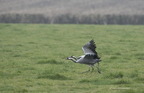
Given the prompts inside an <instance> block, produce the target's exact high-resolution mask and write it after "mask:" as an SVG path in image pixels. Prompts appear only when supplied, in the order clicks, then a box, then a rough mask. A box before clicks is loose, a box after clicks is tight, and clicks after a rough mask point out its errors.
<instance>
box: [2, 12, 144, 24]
mask: <svg viewBox="0 0 144 93" xmlns="http://www.w3.org/2000/svg"><path fill="white" fill-rule="evenodd" d="M0 23H43V24H105V25H106V24H120V25H125V24H132V25H143V24H144V15H124V14H119V15H118V14H117V15H116V14H107V15H99V14H88V15H79V14H71V13H67V14H61V15H55V16H45V15H43V14H1V15H0Z"/></svg>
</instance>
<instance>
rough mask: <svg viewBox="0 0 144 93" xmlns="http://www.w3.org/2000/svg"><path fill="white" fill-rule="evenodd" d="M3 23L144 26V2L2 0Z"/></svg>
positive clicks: (1, 17) (113, 0)
mask: <svg viewBox="0 0 144 93" xmlns="http://www.w3.org/2000/svg"><path fill="white" fill-rule="evenodd" d="M0 23H43V24H104V25H106V24H122V25H123V24H136V25H138V24H139V25H142V24H144V0H0Z"/></svg>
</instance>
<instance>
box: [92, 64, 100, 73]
mask: <svg viewBox="0 0 144 93" xmlns="http://www.w3.org/2000/svg"><path fill="white" fill-rule="evenodd" d="M94 66H95V65H94ZM98 66H99V63H98ZM95 67H96V68H97V70H98V73H100V74H101V71H100V69H99V67H97V66H95Z"/></svg>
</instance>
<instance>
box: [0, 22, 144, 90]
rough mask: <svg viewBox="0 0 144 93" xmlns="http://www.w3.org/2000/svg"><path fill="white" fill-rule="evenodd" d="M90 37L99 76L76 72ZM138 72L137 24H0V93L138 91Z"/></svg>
mask: <svg viewBox="0 0 144 93" xmlns="http://www.w3.org/2000/svg"><path fill="white" fill-rule="evenodd" d="M91 39H94V40H95V42H96V45H97V52H98V54H99V56H100V57H101V60H102V61H101V62H100V69H101V72H102V74H99V73H98V72H97V69H95V70H94V72H93V73H91V74H90V73H85V74H79V73H81V72H83V71H85V70H87V69H88V66H87V65H84V64H78V63H77V64H76V63H73V62H71V61H69V60H65V59H66V58H67V57H69V56H71V55H75V56H76V57H78V56H80V55H83V51H82V49H81V47H82V46H83V45H84V44H85V43H87V42H88V41H90V40H91ZM143 68H144V26H143V25H48V24H0V93H98V92H99V93H144V70H143Z"/></svg>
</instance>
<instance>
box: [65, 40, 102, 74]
mask: <svg viewBox="0 0 144 93" xmlns="http://www.w3.org/2000/svg"><path fill="white" fill-rule="evenodd" d="M82 50H83V51H84V55H82V56H79V57H78V58H76V57H75V56H70V57H68V58H66V59H67V60H71V61H73V62H74V63H81V64H86V65H88V66H89V69H88V70H87V71H84V72H82V73H85V72H89V71H90V68H92V71H91V73H92V72H93V70H94V67H96V68H97V70H98V73H99V74H101V71H100V69H99V62H100V61H102V60H100V57H98V53H97V52H96V44H95V42H94V40H93V39H92V40H91V41H89V42H88V43H86V44H85V45H84V46H83V47H82ZM96 63H97V64H98V66H96V65H95V64H96Z"/></svg>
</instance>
